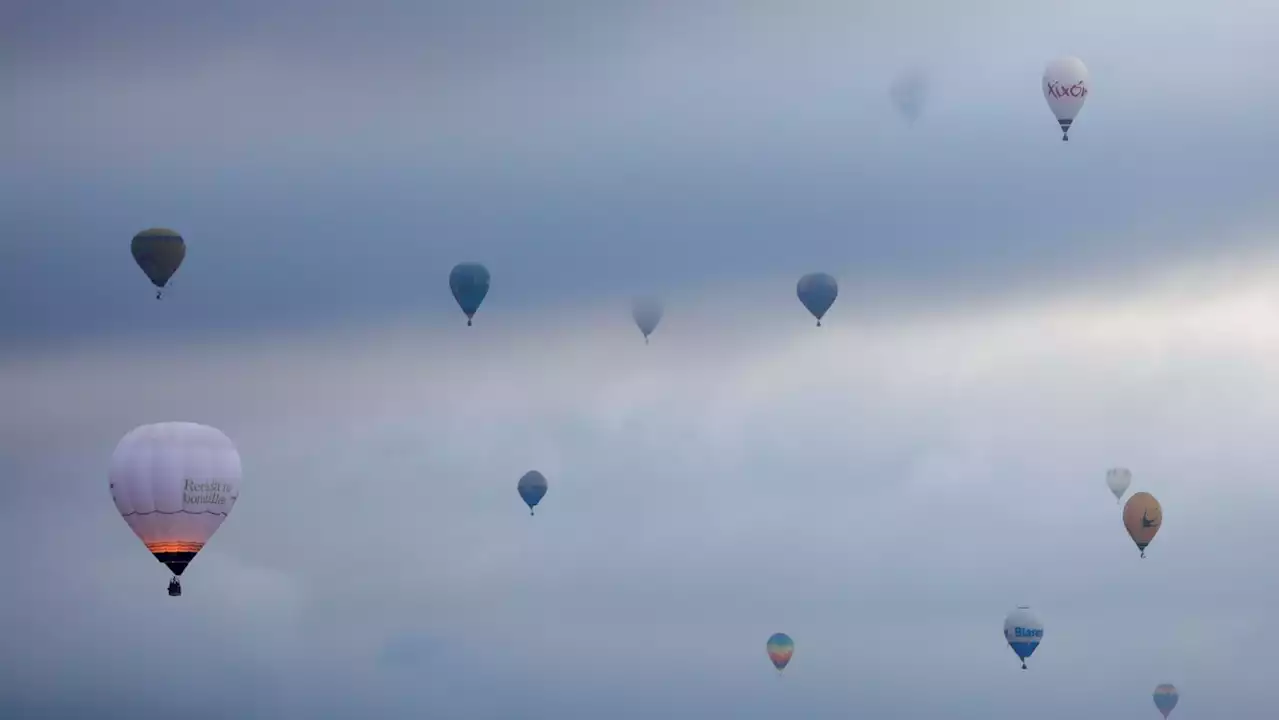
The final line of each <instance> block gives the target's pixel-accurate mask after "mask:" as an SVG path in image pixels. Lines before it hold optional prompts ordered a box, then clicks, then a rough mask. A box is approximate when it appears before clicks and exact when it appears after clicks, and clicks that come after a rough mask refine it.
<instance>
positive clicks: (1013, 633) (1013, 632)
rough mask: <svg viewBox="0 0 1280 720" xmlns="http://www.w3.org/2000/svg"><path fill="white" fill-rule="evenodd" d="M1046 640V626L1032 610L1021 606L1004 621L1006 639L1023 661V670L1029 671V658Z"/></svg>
mask: <svg viewBox="0 0 1280 720" xmlns="http://www.w3.org/2000/svg"><path fill="white" fill-rule="evenodd" d="M1043 638H1044V625H1042V624H1040V620H1039V619H1038V618H1036V616H1035V615H1033V614H1032V613H1031V608H1029V607H1027V606H1026V605H1019V606H1018V607H1017V608H1016V609H1014V610H1013V611H1012V612H1010V613H1009V615H1008V616H1007V617H1005V619H1004V639H1005V641H1007V642H1008V643H1009V647H1011V648H1013V652H1014V653H1015V654H1016V655H1017V656H1018V659H1019V660H1021V661H1022V669H1023V670H1026V669H1027V658H1029V657H1031V653H1033V652H1035V651H1036V648H1038V647H1040V640H1041V639H1043Z"/></svg>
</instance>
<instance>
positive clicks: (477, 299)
mask: <svg viewBox="0 0 1280 720" xmlns="http://www.w3.org/2000/svg"><path fill="white" fill-rule="evenodd" d="M449 290H450V291H452V292H453V299H454V300H457V301H458V307H460V308H462V312H464V313H466V316H467V325H468V326H470V325H471V318H473V317H475V314H476V311H477V310H479V309H480V303H482V302H484V296H485V295H488V294H489V270H488V269H487V268H485V266H483V265H481V264H480V263H470V262H468V263H459V264H458V265H455V266H454V268H453V271H452V272H450V273H449Z"/></svg>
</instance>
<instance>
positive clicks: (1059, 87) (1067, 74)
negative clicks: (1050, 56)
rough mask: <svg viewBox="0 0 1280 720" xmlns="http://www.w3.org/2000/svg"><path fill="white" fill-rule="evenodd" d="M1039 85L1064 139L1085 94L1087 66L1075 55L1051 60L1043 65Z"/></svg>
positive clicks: (1087, 92) (1087, 79) (1087, 93)
mask: <svg viewBox="0 0 1280 720" xmlns="http://www.w3.org/2000/svg"><path fill="white" fill-rule="evenodd" d="M1040 85H1041V88H1040V89H1041V90H1043V91H1044V99H1045V100H1047V101H1048V102H1049V109H1050V110H1052V111H1053V116H1054V117H1055V118H1057V120H1058V126H1059V127H1061V128H1062V141H1063V142H1066V141H1067V131H1068V130H1070V129H1071V123H1072V122H1074V121H1075V119H1076V115H1078V114H1079V113H1080V108H1082V107H1084V101H1085V99H1087V98H1088V97H1089V70H1088V68H1086V67H1085V66H1084V63H1083V62H1081V61H1080V58H1078V57H1062V58H1058V59H1057V60H1051V61H1050V62H1049V64H1048V65H1046V66H1045V68H1044V77H1043V78H1042V79H1041V81H1040Z"/></svg>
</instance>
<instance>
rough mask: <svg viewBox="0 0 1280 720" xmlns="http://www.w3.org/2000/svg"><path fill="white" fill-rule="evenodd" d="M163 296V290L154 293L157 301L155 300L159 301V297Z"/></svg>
mask: <svg viewBox="0 0 1280 720" xmlns="http://www.w3.org/2000/svg"><path fill="white" fill-rule="evenodd" d="M163 294H164V291H163V290H157V291H156V299H157V300H159V299H160V296H161V295H163Z"/></svg>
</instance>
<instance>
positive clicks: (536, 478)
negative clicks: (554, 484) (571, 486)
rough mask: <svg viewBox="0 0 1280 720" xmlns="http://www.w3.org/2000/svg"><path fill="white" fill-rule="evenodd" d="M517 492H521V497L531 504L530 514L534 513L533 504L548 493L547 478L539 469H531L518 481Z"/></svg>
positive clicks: (525, 502)
mask: <svg viewBox="0 0 1280 720" xmlns="http://www.w3.org/2000/svg"><path fill="white" fill-rule="evenodd" d="M516 492H519V493H520V499H521V500H524V504H525V505H528V506H529V514H530V515H532V514H533V506H534V505H537V504H538V502H539V501H540V500H542V496H543V495H546V494H547V479H546V478H545V477H543V476H542V473H540V472H538V471H537V470H530V471H529V472H527V473H525V474H524V475H523V476H521V477H520V482H518V483H516Z"/></svg>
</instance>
